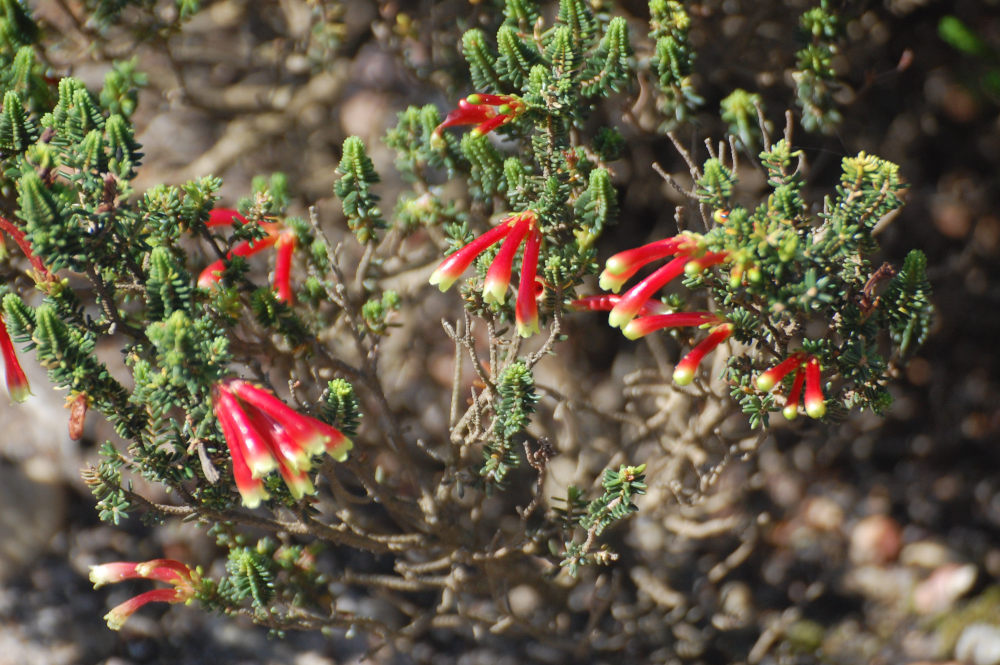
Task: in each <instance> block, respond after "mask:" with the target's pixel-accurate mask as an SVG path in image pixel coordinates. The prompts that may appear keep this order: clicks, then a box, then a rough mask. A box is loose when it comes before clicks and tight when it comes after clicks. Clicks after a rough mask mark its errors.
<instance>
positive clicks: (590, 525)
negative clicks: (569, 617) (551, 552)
mask: <svg viewBox="0 0 1000 665" xmlns="http://www.w3.org/2000/svg"><path fill="white" fill-rule="evenodd" d="M645 471H646V465H645V464H640V465H639V466H626V465H624V464H623V465H621V466H620V467H618V470H617V471H614V470H612V469H605V470H604V478H603V480H602V482H601V485H602V487H603V488H604V492H603V493H602V494H601V495H600V496H598V497H597V498H596V499H594V500H593V501H591V502H589V503H588V504H586V508H583V498H582V495H581V494H580V492H579V490H577V489H576V488H574V487H571V488H570V490H571V491H570V492H569V494H567V498H566V499H564V500H563V503H564V504H565V506H566V508H564V509H563V515H564V519H565V518H567V517H575V518H576V522H577V524H578V525H579V527H580V528H582V529H583V530H584V531H586V533H587V537H586V540H584V541H579V540H573V541H572V542H569V543H566V544H565V550H564V551H563V559H562V561H561V562H560V565H561V566H563V567H565V568H566V569H567V570H569V573H570V575H573V576H574V577H575V576H576V575H577V573H578V571H579V569H580V567H581V566H585V565H593V564H607V563H610V562H611V561H613V560H614V559H615V558H616V556H617V555H615V554H614V553H613V552H611V551H609V550H607V549H601V550H597V551H595V550H593V549H592V547H593V542H594V540H595V539H596V538H598V537H600V536H601V534H603V533H604V532H605V531H606V530H607V529H608V528H609V527H610V526H611V525H612V524H614V523H615V522H619V521H621V520H623V519H625V518H627V517H628V516H629V515H631V514H632V513H634V512H635V511H636V510H638V508H637V507H636V506H635V504H634V503H633V500H634V499H635V497H637V496H641V495H643V494H645V493H646V489H647V485H646V475H645Z"/></svg>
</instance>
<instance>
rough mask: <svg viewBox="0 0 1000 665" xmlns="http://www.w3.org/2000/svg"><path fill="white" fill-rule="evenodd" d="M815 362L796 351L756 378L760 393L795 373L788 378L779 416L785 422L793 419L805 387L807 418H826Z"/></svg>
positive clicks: (816, 362) (818, 372)
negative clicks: (787, 388)
mask: <svg viewBox="0 0 1000 665" xmlns="http://www.w3.org/2000/svg"><path fill="white" fill-rule="evenodd" d="M820 369H821V368H820V365H819V360H818V359H817V358H816V357H815V356H813V355H810V354H808V353H805V352H802V351H800V352H797V353H793V354H792V355H790V356H789V357H788V358H786V359H785V360H783V361H782V362H780V363H778V364H777V365H775V366H774V367H772V368H771V369H769V370H767V371H766V372H764V373H763V374H761V375H760V376H758V377H757V382H756V383H757V387H758V388H759V389H760V390H763V391H764V392H771V390H773V389H774V387H775V386H776V385H778V383H780V382H781V380H782V379H784V378H785V377H786V376H788V375H789V374H791V373H792V372H793V371H794V372H795V376H794V377H793V379H792V389H791V390H790V391H789V392H788V398H787V399H786V400H785V408H784V409H783V410H782V412H781V413H782V415H784V416H785V418H787V419H788V420H794V419H795V417H796V416H797V415H798V412H799V398H800V397H801V396H802V387H803V384H805V399H804V401H805V407H806V413H807V414H809V417H810V418H822V417H823V416H824V415H826V400H825V399H824V398H823V386H822V380H821V377H820Z"/></svg>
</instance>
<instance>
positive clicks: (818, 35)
mask: <svg viewBox="0 0 1000 665" xmlns="http://www.w3.org/2000/svg"><path fill="white" fill-rule="evenodd" d="M799 25H800V27H801V30H802V33H803V35H804V38H805V40H806V45H805V47H803V48H802V49H801V50H799V51H798V53H796V59H797V65H796V71H794V72H793V73H792V78H793V79H794V80H795V91H796V103H797V104H798V105H799V108H801V109H802V126H803V127H805V128H806V129H807V130H808V131H811V132H817V131H818V132H823V133H824V134H829V133H831V132H833V131H834V130H835V129H836V128H837V126H838V125H839V124H840V121H841V115H840V111H839V110H837V108H836V102H835V101H834V99H833V94H834V92H835V90H836V85H837V81H836V73H835V72H834V71H833V57H834V56H835V55H836V54H837V44H836V42H837V40H838V39H839V38H840V35H841V32H842V27H841V25H840V21H838V19H837V16H836V14H834V13H833V12H832V11H831V10H830V8H829V2H828V1H827V0H822V1H821V2H820V5H819V6H818V7H813V8H811V9H808V10H806V11H805V13H803V14H802V17H801V19H800V21H799Z"/></svg>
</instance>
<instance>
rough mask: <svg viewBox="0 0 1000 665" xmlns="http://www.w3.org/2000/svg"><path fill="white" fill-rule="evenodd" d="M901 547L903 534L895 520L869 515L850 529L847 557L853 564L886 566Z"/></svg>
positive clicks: (883, 516) (894, 557)
mask: <svg viewBox="0 0 1000 665" xmlns="http://www.w3.org/2000/svg"><path fill="white" fill-rule="evenodd" d="M902 545H903V533H902V530H901V529H900V528H899V524H897V523H896V520H894V519H892V518H891V517H889V516H887V515H871V516H869V517H866V518H864V519H863V520H861V521H860V522H858V523H857V524H855V525H854V528H853V529H851V544H850V550H849V556H850V558H851V562H853V563H855V564H872V563H873V564H886V563H889V562H890V561H894V560H895V559H896V557H897V556H898V555H899V550H900V548H901V547H902Z"/></svg>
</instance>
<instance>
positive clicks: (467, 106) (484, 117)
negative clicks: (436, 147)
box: [434, 94, 525, 136]
mask: <svg viewBox="0 0 1000 665" xmlns="http://www.w3.org/2000/svg"><path fill="white" fill-rule="evenodd" d="M524 109H525V105H524V102H522V101H521V100H520V98H518V97H515V96H514V95H488V94H475V95H469V96H468V97H466V98H465V99H461V100H459V102H458V108H456V109H455V110H453V111H452V112H451V113H449V114H448V115H447V116H446V117H445V119H444V122H442V123H441V124H440V125H438V126H437V127H436V128H435V129H434V133H435V134H440V133H441V130H443V129H444V128H445V127H457V126H459V125H476V127H475V129H473V130H472V133H473V134H474V135H477V136H478V135H482V134H488V133H489V132H491V131H493V130H494V129H496V128H497V127H500V126H501V125H504V124H506V123H508V122H510V121H511V120H513V119H514V118H516V117H517V116H519V115H521V113H523V112H524Z"/></svg>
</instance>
